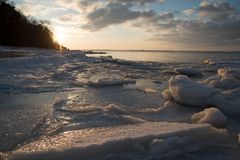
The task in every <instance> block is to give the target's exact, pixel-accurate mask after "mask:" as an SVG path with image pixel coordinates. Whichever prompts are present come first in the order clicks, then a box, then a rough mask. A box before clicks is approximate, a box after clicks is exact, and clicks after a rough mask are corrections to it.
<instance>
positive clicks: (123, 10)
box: [82, 2, 155, 31]
mask: <svg viewBox="0 0 240 160" xmlns="http://www.w3.org/2000/svg"><path fill="white" fill-rule="evenodd" d="M154 15H155V12H154V11H152V10H150V11H133V10H131V9H130V6H129V5H128V4H123V3H117V2H110V3H108V4H107V5H106V7H103V8H99V9H96V10H94V11H92V12H91V13H89V14H88V15H87V19H88V23H87V24H86V25H83V26H82V28H83V29H86V30H90V31H98V30H100V29H103V28H105V27H108V26H110V25H113V24H121V23H125V22H127V21H130V20H135V19H137V18H140V17H142V18H146V17H152V16H154Z"/></svg>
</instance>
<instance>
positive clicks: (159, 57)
mask: <svg viewBox="0 0 240 160" xmlns="http://www.w3.org/2000/svg"><path fill="white" fill-rule="evenodd" d="M89 56H93V57H98V56H112V57H113V58H118V59H125V60H132V61H152V62H175V61H176V62H203V61H204V60H206V59H222V58H229V59H232V60H234V59H240V52H229V53H226V52H224V53H223V52H219V53H218V52H140V51H138V52H132V51H131V52H129V51H107V54H106V55H103V54H96V55H89Z"/></svg>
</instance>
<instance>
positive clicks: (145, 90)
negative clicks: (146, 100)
mask: <svg viewBox="0 0 240 160" xmlns="http://www.w3.org/2000/svg"><path fill="white" fill-rule="evenodd" d="M144 92H145V93H157V92H158V91H157V90H156V89H153V88H144Z"/></svg>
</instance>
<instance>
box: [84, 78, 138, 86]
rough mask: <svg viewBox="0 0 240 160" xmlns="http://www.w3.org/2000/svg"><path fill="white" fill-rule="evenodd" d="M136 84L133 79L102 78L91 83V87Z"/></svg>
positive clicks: (89, 83)
mask: <svg viewBox="0 0 240 160" xmlns="http://www.w3.org/2000/svg"><path fill="white" fill-rule="evenodd" d="M134 83H136V81H135V80H132V79H121V78H102V79H98V80H96V81H89V82H88V85H89V86H94V87H104V86H119V85H120V86H121V85H124V84H134Z"/></svg>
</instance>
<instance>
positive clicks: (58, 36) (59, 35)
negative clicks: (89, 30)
mask: <svg viewBox="0 0 240 160" xmlns="http://www.w3.org/2000/svg"><path fill="white" fill-rule="evenodd" d="M54 37H55V40H56V41H57V42H59V43H62V42H63V41H64V40H65V36H64V34H63V33H62V32H56V33H55V35H54Z"/></svg>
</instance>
